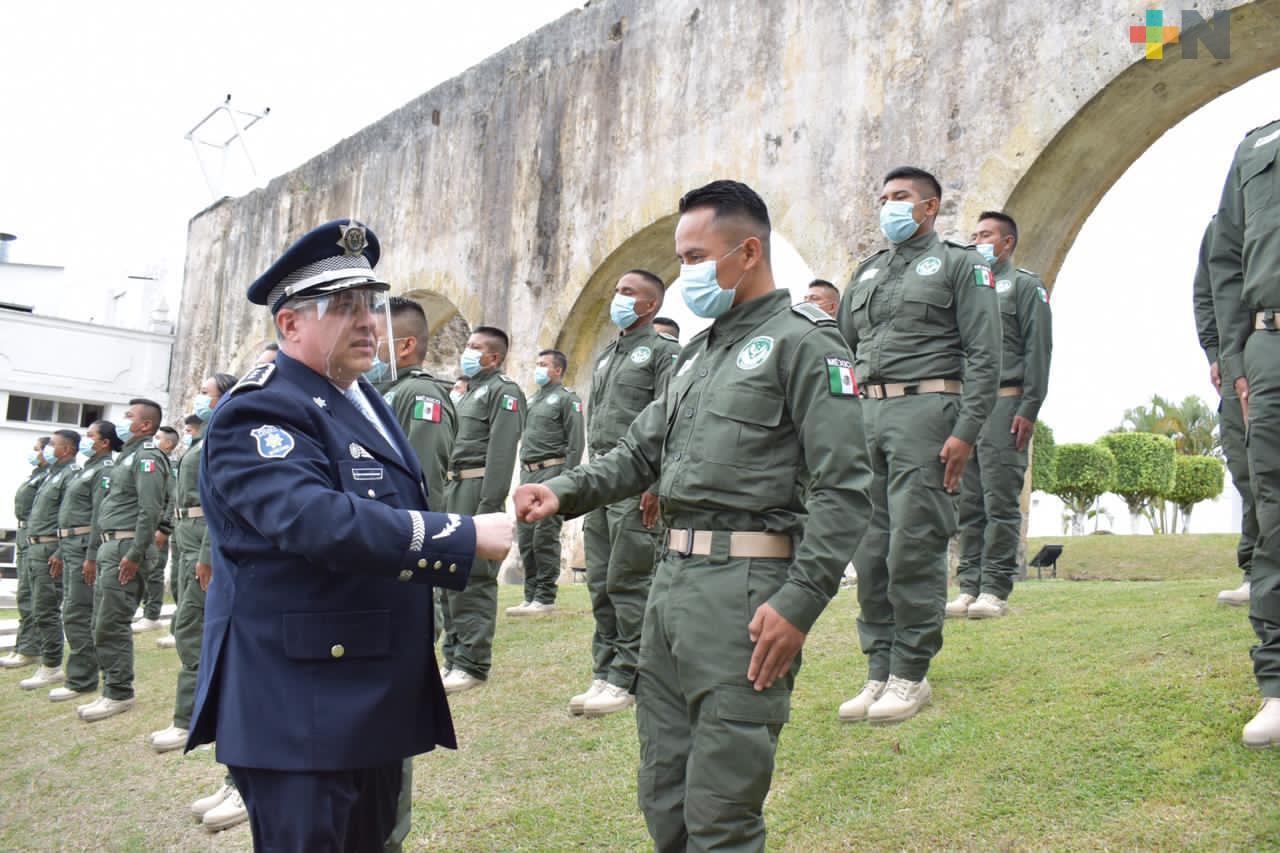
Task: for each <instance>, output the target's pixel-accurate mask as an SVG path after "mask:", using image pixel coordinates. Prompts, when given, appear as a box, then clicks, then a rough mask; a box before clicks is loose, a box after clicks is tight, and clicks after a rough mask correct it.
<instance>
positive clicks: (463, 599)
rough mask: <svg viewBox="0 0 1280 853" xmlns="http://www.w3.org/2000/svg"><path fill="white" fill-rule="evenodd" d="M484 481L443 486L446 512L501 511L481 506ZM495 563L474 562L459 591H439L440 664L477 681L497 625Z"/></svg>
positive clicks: (489, 659) (488, 660) (484, 673)
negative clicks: (441, 617)
mask: <svg viewBox="0 0 1280 853" xmlns="http://www.w3.org/2000/svg"><path fill="white" fill-rule="evenodd" d="M483 485H484V478H482V477H476V478H475V479H472V480H454V481H453V482H451V483H449V484H448V485H447V486H445V489H444V494H445V502H446V504H447V505H448V507H449V512H454V513H458V514H459V515H478V514H480V513H485V512H501V511H502V507H501V506H497V507H482V506H481V505H480V490H481V488H482V487H483ZM500 568H502V564H501V563H500V562H498V561H497V560H481V559H477V560H476V561H475V562H473V563H472V564H471V577H470V579H469V580H468V581H467V588H466V589H463V590H453V589H446V590H443V608H444V617H445V618H444V621H445V627H444V663H445V666H446V667H448V668H449V669H460V670H462V671H463V672H465V673H467V674H468V675H471V676H472V677H474V678H479V679H481V680H484V679H487V678H488V677H489V668H490V666H492V664H493V632H494V630H495V629H496V628H497V624H498V570H499V569H500Z"/></svg>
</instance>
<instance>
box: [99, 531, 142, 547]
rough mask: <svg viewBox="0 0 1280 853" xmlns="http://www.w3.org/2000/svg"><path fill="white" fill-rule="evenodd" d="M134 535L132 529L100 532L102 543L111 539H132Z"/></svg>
mask: <svg viewBox="0 0 1280 853" xmlns="http://www.w3.org/2000/svg"><path fill="white" fill-rule="evenodd" d="M136 535H137V534H135V533H134V532H133V531H132V530H108V531H107V532H106V533H104V534H102V544H103V545H105V544H107V543H108V542H110V541H111V540H112V539H132V538H133V537H134V536H136Z"/></svg>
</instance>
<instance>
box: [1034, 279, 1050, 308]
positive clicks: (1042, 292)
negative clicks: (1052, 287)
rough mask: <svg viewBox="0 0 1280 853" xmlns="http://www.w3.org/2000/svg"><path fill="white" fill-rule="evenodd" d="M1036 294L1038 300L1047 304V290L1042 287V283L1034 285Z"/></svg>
mask: <svg viewBox="0 0 1280 853" xmlns="http://www.w3.org/2000/svg"><path fill="white" fill-rule="evenodd" d="M1036 295H1037V296H1039V297H1040V301H1041V302H1043V303H1044V304H1045V305H1048V304H1049V291H1047V290H1045V289H1044V285H1043V284H1037V285H1036Z"/></svg>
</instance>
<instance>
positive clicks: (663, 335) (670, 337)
mask: <svg viewBox="0 0 1280 853" xmlns="http://www.w3.org/2000/svg"><path fill="white" fill-rule="evenodd" d="M658 337H660V338H666V339H667V340H669V341H671V343H673V344H678V343H680V339H679V338H677V337H676V336H675V335H672V334H670V333H668V332H658Z"/></svg>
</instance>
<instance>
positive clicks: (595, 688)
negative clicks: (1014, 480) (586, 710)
mask: <svg viewBox="0 0 1280 853" xmlns="http://www.w3.org/2000/svg"><path fill="white" fill-rule="evenodd" d="M608 683H609V682H607V681H605V680H604V679H603V678H597V679H594V680H592V682H591V686H590V687H588V688H587V691H586V692H585V693H579V694H578V695H577V696H574V697H573V698H572V699H570V700H569V713H570V714H573V715H574V716H575V717H581V716H582V709H583V707H584V706H585V705H586V704H587V700H588V699H594V698H595V697H596V696H598V695H599V694H600V691H601V690H604V688H605V685H607V684H608Z"/></svg>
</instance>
